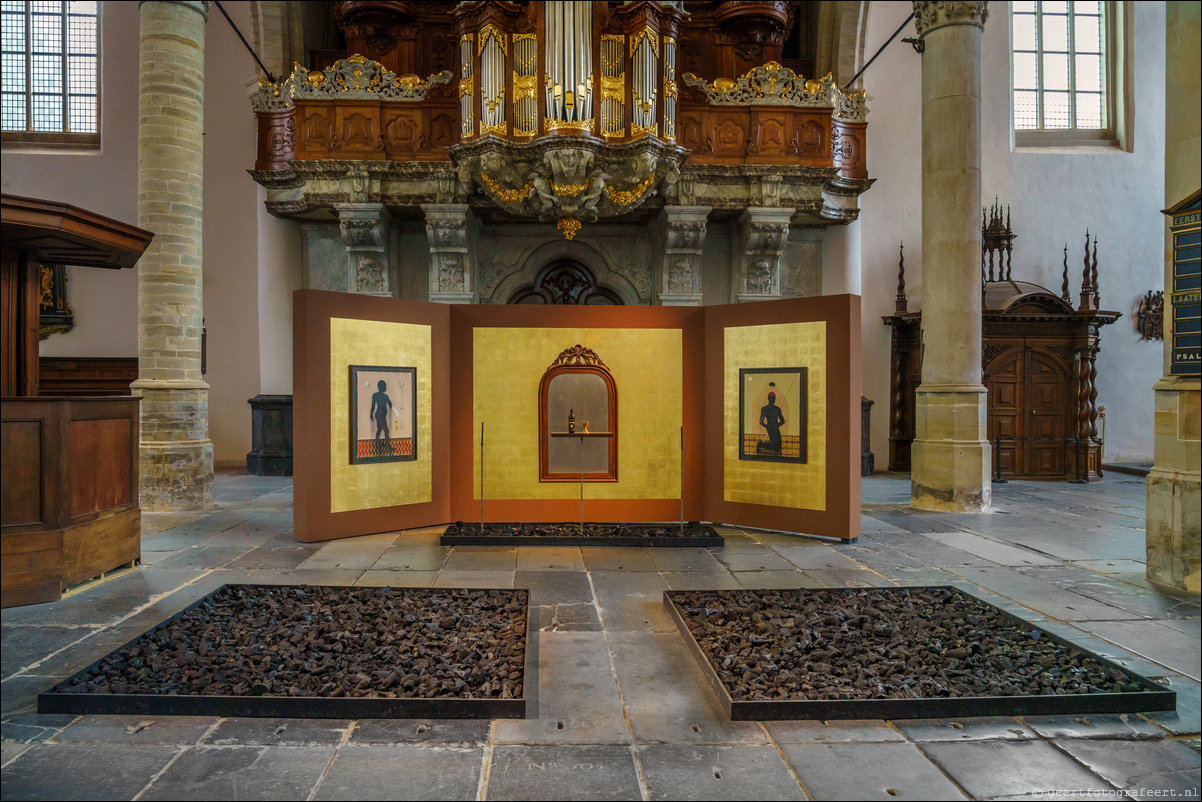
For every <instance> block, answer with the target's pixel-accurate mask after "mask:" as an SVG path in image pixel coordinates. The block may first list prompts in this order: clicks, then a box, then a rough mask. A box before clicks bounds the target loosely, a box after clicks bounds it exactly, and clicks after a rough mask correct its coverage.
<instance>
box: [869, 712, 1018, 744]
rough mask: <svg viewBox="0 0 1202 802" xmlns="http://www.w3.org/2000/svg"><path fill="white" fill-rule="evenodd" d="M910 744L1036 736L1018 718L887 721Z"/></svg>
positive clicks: (1008, 739) (1015, 739)
mask: <svg viewBox="0 0 1202 802" xmlns="http://www.w3.org/2000/svg"><path fill="white" fill-rule="evenodd" d="M890 723H891V724H892V725H893V726H894V727H896V728H897V730H898V731H899V732H900V733H901V734H902V735H904V736H906V737H907V738H909V739H910V740H911V741H919V742H927V741H985V740H1005V741H1021V740H1028V739H1032V738H1035V733H1034V732H1032V731H1031V730H1029V729H1027V728H1026V727H1024V726H1023V725H1022V724H1021V723H1020V722H1019V721H1018V719H1013V718H1004V717H1001V716H991V717H985V718H954V719H953V718H915V719H903V720H899V721H893V722H890Z"/></svg>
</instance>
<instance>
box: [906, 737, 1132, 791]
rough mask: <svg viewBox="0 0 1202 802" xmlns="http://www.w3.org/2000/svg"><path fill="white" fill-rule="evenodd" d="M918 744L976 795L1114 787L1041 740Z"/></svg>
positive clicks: (1111, 788)
mask: <svg viewBox="0 0 1202 802" xmlns="http://www.w3.org/2000/svg"><path fill="white" fill-rule="evenodd" d="M921 748H922V750H923V752H925V753H926V754H927V756H928V757H930V758H931V759H932V760H933V761H934V762H935V764H936V765H938V766H939V768H941V769H942V770H943V771H944V773H945V774H947V776H948V777H950V778H951V779H952V780H953V781H954V782H955V783H956V784H957V785H959V786H960V787H961V788H963V789H964V790H965V791H967V792H968V793H969V794H970V795H972V796H973V797H975V798H977V799H1006V798H1015V797H1019V798H1032V797H1034V796H1035V793H1034V792H1035V791H1041V792H1045V793H1047V792H1055V791H1066V790H1072V791H1109V790H1113V786H1111V785H1110V784H1109V783H1107V782H1106V781H1105V780H1103V779H1102V778H1101V777H1098V776H1097V775H1096V774H1093V773H1091V772H1089V771H1087V770H1086V769H1084V768H1082V767H1081V766H1080V765H1079V764H1078V763H1077V762H1076V761H1074V760H1073V759H1072V758H1070V757H1068V756H1067V755H1065V754H1063V753H1062V752H1060V751H1059V750H1057V749H1056V748H1055V747H1054V746H1052V745H1051V744H1050V743H1047V742H1045V741H973V742H971V743H948V742H935V743H924V744H921ZM1049 796H1052V794H1049Z"/></svg>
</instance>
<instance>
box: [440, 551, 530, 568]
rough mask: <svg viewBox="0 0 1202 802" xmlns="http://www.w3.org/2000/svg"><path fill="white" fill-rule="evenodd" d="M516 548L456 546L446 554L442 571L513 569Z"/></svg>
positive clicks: (515, 560)
mask: <svg viewBox="0 0 1202 802" xmlns="http://www.w3.org/2000/svg"><path fill="white" fill-rule="evenodd" d="M517 559H518V550H517V549H516V548H497V547H488V546H477V547H473V546H468V547H466V548H463V547H461V548H456V549H455V550H454V551H452V552H451V553H450V555H448V556H447V562H446V565H444V566H443V569H442V570H443V571H514V570H516V568H517Z"/></svg>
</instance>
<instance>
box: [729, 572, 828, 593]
mask: <svg viewBox="0 0 1202 802" xmlns="http://www.w3.org/2000/svg"><path fill="white" fill-rule="evenodd" d="M732 576H734V578H735V580H736V581H737V582H738V583H739V585H740V586H742V587H745V588H747V589H748V590H777V589H780V590H792V589H794V588H816V587H819V583H818V581H817V580H815V579H814V578H813V577H811V576H808V575H806V574H804V573H802V572H801V571H800V570H797V569H793V570H788V571H735V572H733V573H732Z"/></svg>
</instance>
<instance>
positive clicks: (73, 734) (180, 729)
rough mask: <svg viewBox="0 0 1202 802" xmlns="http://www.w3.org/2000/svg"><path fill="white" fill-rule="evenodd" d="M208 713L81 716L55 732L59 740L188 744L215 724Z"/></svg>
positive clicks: (214, 720) (65, 741) (196, 739)
mask: <svg viewBox="0 0 1202 802" xmlns="http://www.w3.org/2000/svg"><path fill="white" fill-rule="evenodd" d="M217 722H218V719H216V718H213V717H209V716H83V717H81V718H80V719H79V720H78V721H76V722H75V723H74V724H71V725H70V726H68V727H65V728H64V729H63V731H62V732H60V733H59V734H58V735H57V736H55V739H54V740H56V741H58V742H59V743H104V744H142V745H145V744H168V745H174V746H191V745H193V744H195V743H197V742H198V741H199V740H200V738H201V736H202V735H204V734H205V733H206V732H208V730H209V729H210V728H211V727H212V726H213V725H215V724H217Z"/></svg>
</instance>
